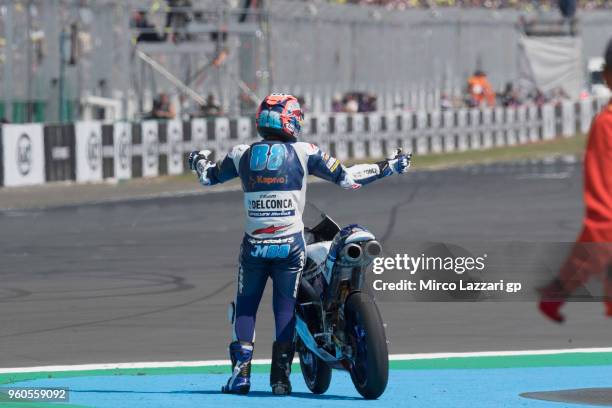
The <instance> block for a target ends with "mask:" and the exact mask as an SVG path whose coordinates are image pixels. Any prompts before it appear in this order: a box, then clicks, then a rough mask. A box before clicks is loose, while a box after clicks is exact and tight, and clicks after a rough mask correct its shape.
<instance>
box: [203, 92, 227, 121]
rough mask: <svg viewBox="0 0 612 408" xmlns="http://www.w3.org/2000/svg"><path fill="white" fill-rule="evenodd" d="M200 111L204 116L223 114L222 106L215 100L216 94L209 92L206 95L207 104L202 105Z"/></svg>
mask: <svg viewBox="0 0 612 408" xmlns="http://www.w3.org/2000/svg"><path fill="white" fill-rule="evenodd" d="M200 112H201V115H202V116H204V117H210V116H221V115H223V111H222V109H221V106H219V105H218V104H217V102H216V101H215V95H213V94H211V93H209V94H208V96H207V97H206V104H205V105H203V106H202V107H201V109H200Z"/></svg>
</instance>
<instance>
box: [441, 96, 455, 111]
mask: <svg viewBox="0 0 612 408" xmlns="http://www.w3.org/2000/svg"><path fill="white" fill-rule="evenodd" d="M452 108H453V101H452V100H451V99H450V98H449V97H448V94H447V93H446V92H443V93H442V95H440V109H441V110H443V111H445V110H449V109H452Z"/></svg>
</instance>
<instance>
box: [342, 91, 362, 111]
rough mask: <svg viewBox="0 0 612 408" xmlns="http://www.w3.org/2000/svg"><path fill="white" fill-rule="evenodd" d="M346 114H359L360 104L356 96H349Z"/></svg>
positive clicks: (346, 102)
mask: <svg viewBox="0 0 612 408" xmlns="http://www.w3.org/2000/svg"><path fill="white" fill-rule="evenodd" d="M344 112H346V113H357V112H359V103H358V102H357V97H355V95H348V96H347V97H346V100H345V103H344Z"/></svg>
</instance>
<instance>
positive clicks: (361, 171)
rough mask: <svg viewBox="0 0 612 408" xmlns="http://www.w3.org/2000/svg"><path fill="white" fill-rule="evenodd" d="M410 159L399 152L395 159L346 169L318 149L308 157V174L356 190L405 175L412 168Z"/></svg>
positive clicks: (407, 155)
mask: <svg viewBox="0 0 612 408" xmlns="http://www.w3.org/2000/svg"><path fill="white" fill-rule="evenodd" d="M410 159H411V155H410V154H402V153H401V150H399V151H398V153H397V155H396V157H394V158H393V159H387V160H382V161H380V162H377V163H374V164H357V165H354V166H351V167H345V166H343V165H342V164H341V163H340V161H339V160H337V159H335V158H333V157H330V156H329V155H328V154H327V153H323V152H321V151H320V150H319V149H318V148H316V149H315V151H313V152H312V153H311V154H310V155H309V156H308V173H309V174H312V175H314V176H317V177H319V178H322V179H324V180H328V181H331V182H333V183H336V184H338V185H339V186H340V187H342V188H344V189H347V190H355V189H358V188H360V187H361V186H363V185H365V184H369V183H371V182H373V181H375V180H378V179H381V178H383V177H387V176H390V175H392V174H403V173H405V172H406V171H407V170H408V168H409V167H410Z"/></svg>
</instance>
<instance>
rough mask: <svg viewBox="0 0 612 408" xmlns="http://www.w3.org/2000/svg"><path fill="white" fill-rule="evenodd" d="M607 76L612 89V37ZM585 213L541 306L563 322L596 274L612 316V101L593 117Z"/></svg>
mask: <svg viewBox="0 0 612 408" xmlns="http://www.w3.org/2000/svg"><path fill="white" fill-rule="evenodd" d="M605 61H606V66H605V69H604V74H603V75H604V79H605V81H606V84H607V85H608V87H609V88H610V89H612V39H611V40H610V42H609V43H608V46H607V48H606V53H605ZM584 204H585V209H586V211H585V216H584V221H583V225H582V232H581V233H580V235H579V237H578V240H577V242H576V244H575V245H574V247H573V249H572V251H571V253H570V255H569V257H568V259H567V261H566V262H565V264H564V265H563V266H562V267H561V270H560V272H559V275H558V277H557V278H556V279H555V280H554V281H552V282H551V283H550V284H549V285H548V286H546V287H544V288H542V289H541V290H540V293H541V295H542V297H541V300H540V303H539V308H540V311H541V312H542V313H543V314H544V315H545V316H546V317H548V318H550V319H552V320H554V321H556V322H558V323H561V322H563V321H564V320H565V317H564V316H563V315H562V314H561V312H560V309H561V307H562V306H563V304H564V303H565V300H566V299H567V297H569V295H570V294H571V293H572V292H573V291H574V290H576V289H577V288H578V287H580V286H583V285H584V284H585V283H586V282H587V281H588V280H590V279H591V278H593V277H601V278H602V280H603V282H604V303H605V306H606V315H607V316H608V317H612V276H611V275H612V101H610V102H609V103H608V105H607V106H606V107H605V108H604V109H603V110H602V111H601V112H600V113H599V114H598V115H597V116H596V117H595V119H593V123H592V125H591V130H590V132H589V138H588V142H587V147H586V152H585V156H584Z"/></svg>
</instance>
